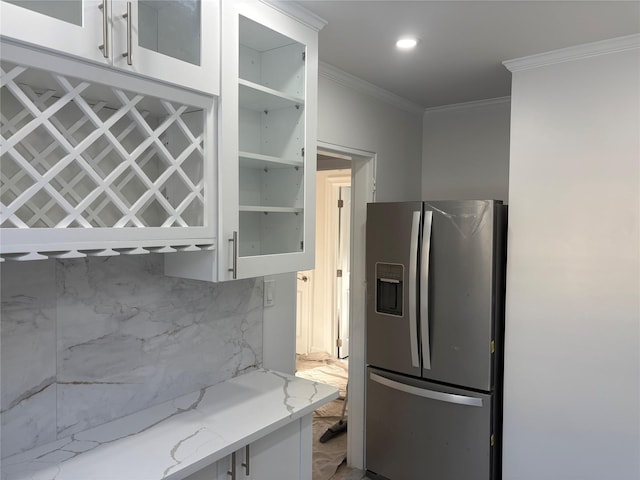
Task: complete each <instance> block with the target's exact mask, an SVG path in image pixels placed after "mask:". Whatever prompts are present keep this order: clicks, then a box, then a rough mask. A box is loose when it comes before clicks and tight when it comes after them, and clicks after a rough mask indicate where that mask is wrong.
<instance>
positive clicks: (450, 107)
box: [424, 96, 511, 114]
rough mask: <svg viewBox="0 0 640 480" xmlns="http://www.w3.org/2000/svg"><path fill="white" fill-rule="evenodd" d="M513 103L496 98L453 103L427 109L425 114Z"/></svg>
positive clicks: (505, 98)
mask: <svg viewBox="0 0 640 480" xmlns="http://www.w3.org/2000/svg"><path fill="white" fill-rule="evenodd" d="M509 102H511V97H510V96H506V97H496V98H487V99H485V100H474V101H472V102H463V103H452V104H449V105H441V106H438V107H429V108H425V110H424V113H425V114H427V113H434V112H445V111H447V112H448V111H451V110H465V109H468V108H477V107H487V106H489V105H499V104H502V103H509Z"/></svg>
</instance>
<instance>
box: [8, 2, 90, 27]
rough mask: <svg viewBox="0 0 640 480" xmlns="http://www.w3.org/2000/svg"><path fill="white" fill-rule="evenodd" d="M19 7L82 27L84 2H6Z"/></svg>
mask: <svg viewBox="0 0 640 480" xmlns="http://www.w3.org/2000/svg"><path fill="white" fill-rule="evenodd" d="M5 1H6V2H7V3H13V4H14V5H17V6H19V7H23V8H26V9H28V10H32V11H34V12H38V13H41V14H43V15H46V16H48V17H53V18H57V19H58V20H62V21H63V22H67V23H71V24H73V25H78V26H81V25H82V2H83V0H5Z"/></svg>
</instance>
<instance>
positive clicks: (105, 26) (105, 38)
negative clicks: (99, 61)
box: [98, 0, 109, 58]
mask: <svg viewBox="0 0 640 480" xmlns="http://www.w3.org/2000/svg"><path fill="white" fill-rule="evenodd" d="M98 8H99V9H100V10H102V45H99V46H98V48H99V49H100V50H102V56H103V57H104V58H109V34H108V32H109V17H108V15H107V0H102V3H101V4H100V5H98Z"/></svg>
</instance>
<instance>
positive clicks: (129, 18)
mask: <svg viewBox="0 0 640 480" xmlns="http://www.w3.org/2000/svg"><path fill="white" fill-rule="evenodd" d="M122 18H126V19H127V51H126V52H125V53H123V54H122V56H123V57H127V65H133V60H132V58H131V56H132V55H131V43H132V42H131V24H132V23H133V20H132V18H131V2H127V13H125V14H124V15H122Z"/></svg>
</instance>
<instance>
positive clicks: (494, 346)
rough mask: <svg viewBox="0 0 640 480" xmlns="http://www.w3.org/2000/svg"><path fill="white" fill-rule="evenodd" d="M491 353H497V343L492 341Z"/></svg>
mask: <svg viewBox="0 0 640 480" xmlns="http://www.w3.org/2000/svg"><path fill="white" fill-rule="evenodd" d="M491 353H496V341H495V340H491Z"/></svg>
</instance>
